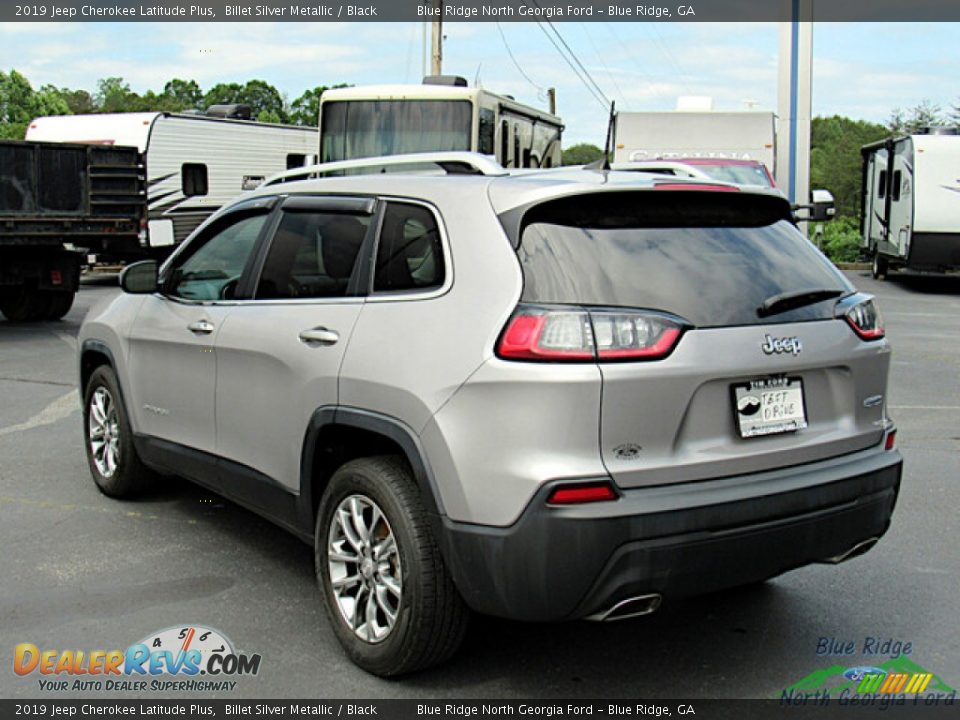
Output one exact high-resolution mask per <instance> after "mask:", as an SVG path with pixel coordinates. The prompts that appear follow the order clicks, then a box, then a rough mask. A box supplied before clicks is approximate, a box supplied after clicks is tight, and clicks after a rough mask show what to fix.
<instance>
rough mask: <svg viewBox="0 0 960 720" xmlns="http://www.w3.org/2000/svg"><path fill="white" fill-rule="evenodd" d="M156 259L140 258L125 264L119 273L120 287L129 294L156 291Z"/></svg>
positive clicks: (146, 293)
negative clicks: (131, 263) (137, 260)
mask: <svg viewBox="0 0 960 720" xmlns="http://www.w3.org/2000/svg"><path fill="white" fill-rule="evenodd" d="M157 286H158V283H157V261H156V260H142V261H140V262H136V263H133V265H127V266H126V267H125V268H124V269H123V272H122V273H120V287H121V288H123V291H124V292H125V293H130V294H131V295H149V294H150V293H155V292H156V291H157Z"/></svg>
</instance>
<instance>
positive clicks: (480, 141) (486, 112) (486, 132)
mask: <svg viewBox="0 0 960 720" xmlns="http://www.w3.org/2000/svg"><path fill="white" fill-rule="evenodd" d="M479 120H480V122H479V130H478V135H479V137H478V138H477V152H478V153H481V154H483V155H493V153H494V137H493V136H494V134H495V131H496V129H497V114H496V113H495V112H494V111H493V110H491V109H490V108H480V118H479Z"/></svg>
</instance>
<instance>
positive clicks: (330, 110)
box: [320, 75, 563, 168]
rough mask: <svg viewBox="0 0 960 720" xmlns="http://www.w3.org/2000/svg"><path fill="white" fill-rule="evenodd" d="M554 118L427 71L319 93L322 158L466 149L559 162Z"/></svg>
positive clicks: (515, 164)
mask: <svg viewBox="0 0 960 720" xmlns="http://www.w3.org/2000/svg"><path fill="white" fill-rule="evenodd" d="M562 133H563V123H562V121H561V120H560V118H559V117H557V116H556V115H552V114H550V113H548V112H545V111H543V110H538V109H536V108H534V107H532V106H530V105H524V104H523V103H519V102H517V101H516V100H514V99H513V98H512V97H509V96H507V95H497V94H495V93H492V92H490V91H488V90H484V89H483V88H476V87H473V88H471V87H467V82H466V80H464V79H463V78H460V77H453V76H443V75H441V76H432V77H428V78H424V84H423V85H374V86H367V87H351V88H340V89H336V90H327V91H326V92H325V93H323V95H322V96H321V98H320V162H322V163H329V162H338V161H342V160H354V159H358V158H365V157H379V156H383V155H406V154H411V153H423V152H440V151H457V150H465V151H471V152H479V153H482V154H484V155H493V156H495V157H496V159H497V161H498V162H499V163H500V164H501V165H503V166H504V167H506V168H540V167H547V168H549V167H555V166H558V165H560V163H561V154H560V136H561V134H562Z"/></svg>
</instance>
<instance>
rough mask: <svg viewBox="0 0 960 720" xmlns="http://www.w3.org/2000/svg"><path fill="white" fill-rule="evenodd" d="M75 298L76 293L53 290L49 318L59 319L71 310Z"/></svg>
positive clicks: (48, 309)
mask: <svg viewBox="0 0 960 720" xmlns="http://www.w3.org/2000/svg"><path fill="white" fill-rule="evenodd" d="M75 298H76V293H72V292H51V293H50V306H49V307H48V308H47V320H59V319H60V318H62V317H63V316H64V315H66V314H67V313H68V312H70V308H72V307H73V301H74V299H75Z"/></svg>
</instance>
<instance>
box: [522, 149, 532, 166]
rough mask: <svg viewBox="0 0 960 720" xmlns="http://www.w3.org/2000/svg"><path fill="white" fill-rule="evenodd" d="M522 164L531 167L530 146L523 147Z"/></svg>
mask: <svg viewBox="0 0 960 720" xmlns="http://www.w3.org/2000/svg"><path fill="white" fill-rule="evenodd" d="M523 166H524V167H533V164H532V163H531V162H530V148H524V149H523Z"/></svg>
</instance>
